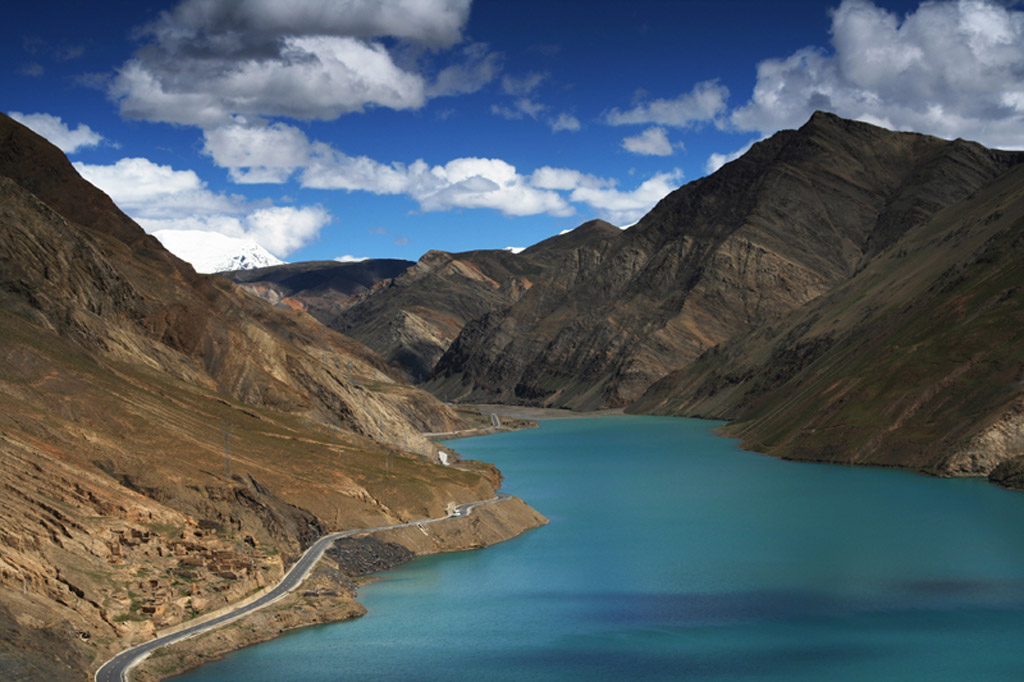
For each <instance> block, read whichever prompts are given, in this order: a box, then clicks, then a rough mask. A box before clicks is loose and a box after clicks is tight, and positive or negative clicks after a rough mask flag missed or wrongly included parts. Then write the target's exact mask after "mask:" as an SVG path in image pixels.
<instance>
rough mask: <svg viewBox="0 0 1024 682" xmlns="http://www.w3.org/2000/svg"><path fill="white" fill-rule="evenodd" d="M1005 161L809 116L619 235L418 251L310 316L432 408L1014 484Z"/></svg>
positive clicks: (1015, 297)
mask: <svg viewBox="0 0 1024 682" xmlns="http://www.w3.org/2000/svg"><path fill="white" fill-rule="evenodd" d="M1022 160H1024V154H1021V153H1019V152H1004V151H997V150H991V149H986V148H985V147H982V146H981V145H978V144H976V143H972V142H968V141H965V140H952V141H950V140H942V139H939V138H935V137H930V136H926V135H920V134H914V133H903V132H894V131H889V130H885V129H883V128H880V127H877V126H874V125H870V124H866V123H860V122H855V121H848V120H844V119H841V118H839V117H836V116H834V115H831V114H828V113H824V112H818V113H816V114H815V115H814V116H813V117H812V118H811V119H810V120H809V121H808V122H807V123H806V124H805V125H804V126H802V127H801V128H800V129H798V130H788V131H782V132H780V133H777V134H776V135H774V136H772V137H771V138H769V139H766V140H764V141H762V142H759V143H757V144H755V145H754V146H753V147H752V148H751V149H750V151H749V152H748V153H746V154H745V155H744V156H742V157H741V158H739V159H737V160H736V161H733V162H732V163H729V164H726V165H725V166H724V167H723V168H721V169H720V170H719V171H718V172H716V173H714V174H713V175H710V176H708V177H705V178H701V179H700V180H697V181H695V182H692V183H689V184H688V185H686V186H684V187H681V188H680V189H678V190H676V191H675V192H673V193H671V194H669V195H668V196H667V197H665V198H664V199H663V200H662V201H661V202H660V203H659V204H658V205H657V206H656V207H655V208H654V209H653V210H652V211H651V212H650V213H649V214H647V215H646V216H645V217H644V218H643V219H641V220H640V221H639V223H638V224H636V225H634V226H631V227H630V228H629V229H627V230H619V229H617V228H614V227H612V226H610V225H608V224H607V223H600V222H594V223H588V224H585V225H582V226H580V227H579V228H577V229H576V230H574V231H572V232H570V233H568V234H566V235H562V236H559V237H555V238H552V239H550V240H547V241H545V242H542V243H540V244H537V245H535V246H533V247H531V248H529V249H526V250H525V251H523V252H522V253H520V254H510V253H508V252H501V251H476V252H467V253H458V254H447V253H442V252H436V251H435V252H430V253H428V254H426V255H425V256H424V257H423V258H422V259H421V260H420V261H419V262H418V263H417V264H416V265H415V266H413V267H412V268H410V269H408V270H406V271H405V272H403V273H402V274H400V275H399V276H397V277H395V278H393V279H391V280H385V281H382V282H381V283H379V284H378V285H377V286H376V287H374V288H373V289H372V290H371V291H369V292H366V293H364V294H360V295H359V296H358V297H354V298H350V299H347V301H346V303H345V304H344V305H343V306H340V307H338V308H337V312H336V313H329V312H326V313H324V314H321V315H319V319H321V320H322V321H324V322H325V323H326V324H328V325H330V326H332V327H334V328H336V329H340V330H342V331H344V332H345V333H346V334H349V335H351V336H353V337H355V338H357V339H359V340H361V341H362V342H364V343H365V344H366V345H368V346H369V347H371V348H373V349H375V350H377V351H378V352H380V353H381V354H382V355H383V356H384V357H385V358H386V359H387V360H388V362H389V363H390V364H391V365H392V367H394V368H395V369H398V370H401V371H402V372H404V374H405V375H406V376H408V377H410V378H411V379H413V380H414V381H416V382H418V383H419V385H420V386H422V387H423V388H426V389H427V390H428V391H430V392H432V393H434V394H435V395H437V396H439V397H441V398H443V399H445V400H449V401H456V402H458V401H468V402H502V403H511V404H521V405H534V406H546V407H561V408H570V409H584V410H586V409H601V408H610V407H623V408H626V409H627V411H630V412H637V413H655V414H672V415H684V416H702V417H713V418H718V419H729V420H732V421H733V422H734V423H733V424H732V425H731V426H730V427H729V428H728V429H727V432H728V433H731V434H735V435H737V436H739V437H741V438H743V440H744V443H745V445H746V446H747V447H750V448H752V449H756V450H759V451H764V452H770V453H773V454H778V455H780V456H785V457H792V458H798V459H815V460H825V461H836V462H843V463H863V464H876V465H884V466H901V467H908V468H913V469H916V470H923V471H928V472H932V473H936V474H942V475H989V474H991V475H992V476H993V477H994V479H997V480H999V481H1001V482H1003V483H1004V484H1007V485H1014V484H1017V485H1020V484H1021V474H1020V470H1021V469H1022V468H1024V467H1021V463H1020V462H1019V461H1018V460H1017V459H1016V457H1017V455H1020V454H1022V453H1024V421H1022V418H1021V414H1022V413H1024V408H1022V405H1021V383H1020V382H1021V376H1024V374H1022V372H1024V361H1022V356H1021V352H1020V350H1019V349H1020V348H1021V347H1022V346H1021V345H1020V343H1019V340H1020V339H1019V330H1020V329H1021V328H1022V327H1021V324H1020V322H1021V320H1020V319H1019V306H1020V301H1021V299H1020V293H1019V290H1018V288H1017V285H1018V283H1019V282H1021V281H1024V278H1022V276H1021V269H1020V268H1021V264H1020V263H1019V261H1018V260H1017V254H1018V252H1019V248H1017V247H1018V246H1019V239H1020V234H1021V217H1022V215H1024V208H1022V206H1021V205H1020V203H1019V202H1018V197H1019V196H1020V192H1021V189H1020V181H1021V178H1022V175H1021V174H1022V172H1024V171H1022V170H1021V166H1020V164H1021V161H1022ZM297 296H298V297H299V298H301V297H302V294H301V292H299V293H297ZM897 329H901V330H903V332H902V334H903V335H902V336H898V335H895V330H897ZM923 349H927V350H929V352H927V353H925V352H923ZM1013 462H1017V463H1016V464H1014V463H1013ZM1015 467H1016V468H1015ZM1015 482H1016V483H1015Z"/></svg>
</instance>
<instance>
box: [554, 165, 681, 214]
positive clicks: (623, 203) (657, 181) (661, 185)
mask: <svg viewBox="0 0 1024 682" xmlns="http://www.w3.org/2000/svg"><path fill="white" fill-rule="evenodd" d="M682 178H683V173H682V171H680V170H678V169H677V170H674V171H671V172H668V173H659V174H657V175H655V176H653V177H651V178H649V179H647V180H645V181H644V182H643V183H641V184H640V186H639V187H637V188H636V189H634V190H632V191H629V192H623V191H621V190H619V189H616V188H615V187H588V186H581V187H577V188H576V189H574V190H573V192H572V195H571V196H570V198H571V199H572V201H579V202H583V203H586V204H589V205H590V206H592V207H593V208H596V209H598V211H600V212H601V214H602V216H604V217H605V219H606V220H608V222H610V223H614V224H616V225H626V224H629V223H634V222H636V221H637V220H639V219H640V218H642V217H643V216H644V214H646V213H647V212H648V211H650V210H651V209H652V208H654V205H655V204H657V203H658V202H659V201H661V200H662V199H663V198H664V197H665V195H667V194H668V193H669V192H671V191H673V190H675V189H676V188H677V187H679V183H680V181H681V180H682Z"/></svg>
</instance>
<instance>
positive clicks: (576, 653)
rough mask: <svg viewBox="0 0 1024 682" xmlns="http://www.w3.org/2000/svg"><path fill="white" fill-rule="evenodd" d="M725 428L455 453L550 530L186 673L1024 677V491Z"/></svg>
mask: <svg viewBox="0 0 1024 682" xmlns="http://www.w3.org/2000/svg"><path fill="white" fill-rule="evenodd" d="M716 426H717V424H715V423H712V422H702V421H693V420H684V419H667V418H655V417H609V418H603V419H566V420H556V421H546V422H542V424H541V428H540V429H534V430H529V431H521V432H518V433H512V434H502V435H495V436H486V437H482V438H475V439H469V440H460V441H454V442H452V443H450V445H452V446H453V447H455V448H456V449H457V450H459V451H460V452H461V453H463V454H464V455H465V456H467V457H472V458H475V459H482V460H485V461H490V462H494V463H495V464H497V465H498V466H499V467H500V468H501V469H502V471H503V472H504V473H505V488H504V489H505V490H506V491H507V492H511V493H513V494H516V495H519V496H521V497H523V498H524V499H526V500H527V501H528V502H529V503H530V504H532V505H533V506H534V507H535V508H536V509H538V510H539V511H540V512H542V513H544V514H545V515H547V516H548V517H549V518H550V519H551V523H550V525H548V526H545V527H544V528H541V529H538V530H535V531H531V532H529V533H527V534H525V535H523V536H521V537H519V538H516V539H514V540H512V541H510V542H507V543H503V544H501V545H498V546H495V547H491V548H488V549H485V550H482V551H475V552H463V553H459V554H449V555H443V556H437V557H428V558H425V559H420V560H417V561H414V562H412V563H411V564H408V565H406V566H404V567H402V568H399V569H397V570H395V571H392V572H389V573H387V574H385V575H384V576H383V580H381V581H380V582H377V583H375V584H373V585H370V586H368V587H367V588H365V589H364V590H363V591H362V593H361V601H362V602H363V603H364V604H365V605H366V606H367V608H368V609H369V611H370V613H369V614H368V615H367V616H366V617H364V618H361V619H358V620H356V621H352V622H348V623H339V624H334V625H328V626H321V627H316V628H308V629H305V630H300V631H297V632H294V633H291V634H288V635H286V636H284V637H281V638H279V639H277V640H275V641H272V642H268V643H266V644H262V645H259V646H256V647H252V648H249V649H246V650H243V651H239V652H236V653H234V654H232V655H230V656H229V657H227V658H226V659H225V660H223V661H219V662H216V663H212V664H209V665H207V666H204V667H203V668H200V669H199V670H197V671H194V672H193V673H191V674H189V675H187V676H184V677H181V678H176V679H178V680H179V682H181V681H187V682H211V681H213V680H216V681H218V682H226V681H232V680H237V681H239V682H264V681H265V682H281V681H282V680H306V681H309V682H321V681H323V682H326V681H340V680H357V681H360V682H366V681H372V680H386V681H391V680H402V681H404V682H408V681H415V680H424V681H433V680H459V681H462V680H473V681H481V682H487V681H506V680H509V681H511V680H516V681H519V680H531V681H533V680H536V681H541V682H546V681H552V682H554V681H559V682H561V681H566V680H574V681H575V680H609V681H610V680H615V681H616V682H618V681H620V680H630V681H632V680H638V681H642V680H786V681H787V682H788V681H792V680H808V681H810V680H813V681H815V682H819V681H821V680H851V681H857V682H861V681H864V680H930V681H938V680H972V681H975V680H1011V679H1012V680H1016V679H1021V678H1022V675H1024V493H1015V492H1009V491H1005V490H1001V489H999V488H997V487H995V486H993V485H991V484H988V483H986V482H984V481H979V480H940V479H933V478H928V477H925V476H921V475H917V474H912V473H907V472H899V471H891V470H879V469H861V468H847V467H838V466H829V465H818V464H806V463H793V462H784V461H781V460H777V459H773V458H769V457H764V456H761V455H757V454H753V453H747V452H743V451H741V450H739V449H738V447H737V445H736V443H735V441H731V440H728V439H723V438H718V437H715V436H714V435H713V434H712V431H713V429H714V427H716Z"/></svg>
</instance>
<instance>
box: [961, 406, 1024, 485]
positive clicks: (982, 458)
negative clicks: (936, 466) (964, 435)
mask: <svg viewBox="0 0 1024 682" xmlns="http://www.w3.org/2000/svg"><path fill="white" fill-rule="evenodd" d="M1021 455H1024V401H1018V402H1016V403H1014V404H1012V405H1011V406H1010V409H1009V410H1007V411H1006V412H1005V413H1004V414H1003V415H1002V416H1001V417H999V418H998V419H997V420H996V421H995V423H993V424H991V425H990V426H987V427H985V428H983V429H982V430H981V431H980V432H978V433H977V434H975V435H974V436H972V437H971V438H970V439H969V440H968V442H967V443H965V444H964V445H962V446H960V447H957V448H955V449H954V450H953V452H952V453H950V455H949V456H948V457H947V458H946V460H945V462H943V466H942V471H943V472H944V473H948V474H950V475H952V476H988V475H989V474H993V473H994V472H995V470H996V469H997V468H999V467H1000V466H1001V465H1002V464H1003V463H1004V462H1008V461H1009V460H1013V459H1015V458H1018V457H1020V456H1021ZM1014 479H1015V477H1014V476H1013V475H1011V474H1009V473H1008V472H1007V471H1006V470H1004V471H1003V472H1002V473H1000V474H999V475H998V476H996V477H995V478H994V479H993V480H999V481H1002V480H1006V481H1012V480H1014Z"/></svg>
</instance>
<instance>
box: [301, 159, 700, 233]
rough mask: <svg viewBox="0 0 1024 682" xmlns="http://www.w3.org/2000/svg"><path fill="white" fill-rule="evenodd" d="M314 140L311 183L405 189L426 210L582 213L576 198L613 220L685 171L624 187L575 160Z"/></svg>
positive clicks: (634, 215) (306, 178)
mask: <svg viewBox="0 0 1024 682" xmlns="http://www.w3.org/2000/svg"><path fill="white" fill-rule="evenodd" d="M312 148H313V152H312V154H311V156H310V163H309V165H308V166H306V168H305V169H304V170H303V171H302V174H301V176H300V181H301V183H302V185H303V186H304V187H307V188H315V189H335V190H336V189H343V190H348V191H363V192H372V193H374V194H382V195H391V194H402V195H406V196H408V197H410V198H411V199H413V200H415V201H416V202H417V203H418V204H419V207H420V210H423V211H448V210H453V209H462V208H489V209H494V210H497V211H500V212H501V213H503V214H504V215H507V216H524V215H537V214H548V215H553V216H563V217H564V216H570V215H574V214H575V213H576V207H574V206H573V203H583V204H587V205H588V206H590V208H591V209H594V210H597V211H598V212H599V213H600V214H601V215H602V217H605V218H606V219H608V220H610V221H611V222H621V221H626V222H629V221H632V220H636V219H638V218H639V217H640V216H642V215H643V214H644V213H646V212H647V211H648V210H649V209H650V208H652V207H653V206H654V204H655V203H657V201H658V200H659V199H661V198H662V197H663V196H665V195H666V194H667V193H668V192H670V191H672V190H673V189H675V188H676V186H677V184H678V180H679V179H681V177H682V174H681V173H680V172H679V171H672V172H670V173H663V174H660V175H657V176H654V177H653V178H651V179H649V180H647V181H645V182H644V183H642V184H641V185H640V186H639V187H637V188H636V189H634V190H630V191H623V190H620V189H618V188H617V187H616V181H615V180H612V179H608V178H600V177H597V176H594V175H590V174H587V173H582V172H580V171H578V170H574V169H570V168H553V167H550V166H543V167H541V168H538V169H536V170H535V171H533V173H531V174H529V175H526V174H523V173H520V172H519V171H518V170H517V169H516V167H515V166H513V165H512V164H510V163H508V162H506V161H504V160H502V159H488V158H476V157H464V158H458V159H453V160H451V161H448V162H447V163H445V164H443V165H441V164H437V165H430V164H428V163H427V162H426V161H424V160H422V159H417V160H416V161H414V162H412V163H408V164H406V163H400V162H392V163H381V162H379V161H376V160H374V159H371V158H369V157H366V156H358V157H356V156H348V155H347V154H344V153H342V152H339V151H338V150H336V149H334V148H332V147H330V146H329V145H327V144H324V143H319V142H318V143H314V144H313V147H312Z"/></svg>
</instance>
